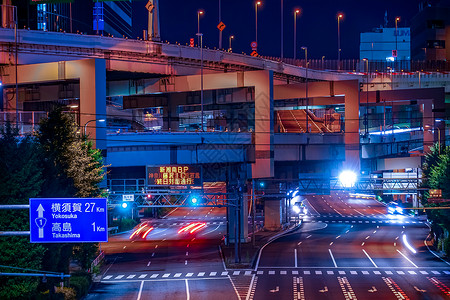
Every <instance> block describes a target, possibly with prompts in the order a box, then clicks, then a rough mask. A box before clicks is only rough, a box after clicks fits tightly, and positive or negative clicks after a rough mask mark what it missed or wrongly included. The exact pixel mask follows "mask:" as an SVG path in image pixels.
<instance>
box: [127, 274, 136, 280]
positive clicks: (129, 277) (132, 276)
mask: <svg viewBox="0 0 450 300" xmlns="http://www.w3.org/2000/svg"><path fill="white" fill-rule="evenodd" d="M134 277H136V275H134V274H133V275H128V276H127V279H133V278H134Z"/></svg>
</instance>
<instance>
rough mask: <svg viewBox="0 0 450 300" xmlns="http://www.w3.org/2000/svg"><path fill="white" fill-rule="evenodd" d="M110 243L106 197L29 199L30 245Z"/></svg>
mask: <svg viewBox="0 0 450 300" xmlns="http://www.w3.org/2000/svg"><path fill="white" fill-rule="evenodd" d="M107 241H108V217H107V207H106V198H42V199H38V198H34V199H30V242H31V243H85V242H107Z"/></svg>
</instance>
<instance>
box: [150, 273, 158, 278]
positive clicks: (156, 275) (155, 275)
mask: <svg viewBox="0 0 450 300" xmlns="http://www.w3.org/2000/svg"><path fill="white" fill-rule="evenodd" d="M158 276H159V274H153V275H152V276H150V278H156V277H158Z"/></svg>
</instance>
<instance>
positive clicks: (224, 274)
mask: <svg viewBox="0 0 450 300" xmlns="http://www.w3.org/2000/svg"><path fill="white" fill-rule="evenodd" d="M220 275H221V276H227V275H228V272H222V273H220Z"/></svg>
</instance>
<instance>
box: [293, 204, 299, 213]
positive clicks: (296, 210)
mask: <svg viewBox="0 0 450 300" xmlns="http://www.w3.org/2000/svg"><path fill="white" fill-rule="evenodd" d="M292 210H293V211H294V212H295V213H296V214H299V213H300V207H298V205H294V206H292Z"/></svg>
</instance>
